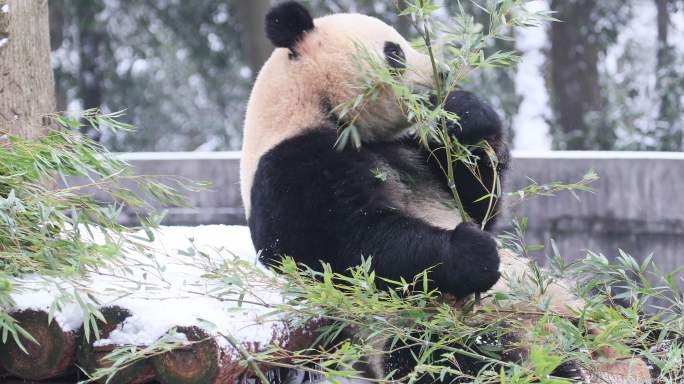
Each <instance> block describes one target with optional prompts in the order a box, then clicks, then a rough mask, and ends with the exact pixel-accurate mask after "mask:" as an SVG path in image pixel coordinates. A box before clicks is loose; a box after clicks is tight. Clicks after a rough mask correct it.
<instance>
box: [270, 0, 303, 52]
mask: <svg viewBox="0 0 684 384" xmlns="http://www.w3.org/2000/svg"><path fill="white" fill-rule="evenodd" d="M312 29H314V23H313V18H312V17H311V14H309V11H308V10H307V9H306V8H304V6H303V5H301V4H299V3H298V2H296V1H287V2H284V3H282V4H279V5H276V6H275V7H273V8H271V10H270V11H268V14H266V36H268V39H269V40H271V42H272V43H273V45H275V46H276V47H280V48H290V49H292V48H294V46H295V45H296V44H297V43H298V42H299V40H301V39H302V37H304V34H305V33H307V32H308V31H311V30H312Z"/></svg>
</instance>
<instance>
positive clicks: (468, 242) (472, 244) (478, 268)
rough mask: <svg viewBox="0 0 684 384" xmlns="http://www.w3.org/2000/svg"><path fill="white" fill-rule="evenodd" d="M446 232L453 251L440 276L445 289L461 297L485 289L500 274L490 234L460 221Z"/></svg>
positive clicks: (490, 285)
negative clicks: (449, 231)
mask: <svg viewBox="0 0 684 384" xmlns="http://www.w3.org/2000/svg"><path fill="white" fill-rule="evenodd" d="M450 236H451V239H450V240H451V246H452V251H453V252H452V254H451V255H449V260H447V261H446V263H445V264H446V267H447V268H445V269H444V270H443V272H444V275H443V277H442V278H443V279H445V283H446V291H448V293H451V294H453V295H455V296H456V297H459V298H462V297H466V296H468V295H470V294H472V293H479V292H485V291H487V290H489V289H490V288H491V287H492V286H494V284H496V282H497V281H498V280H499V277H500V274H499V263H500V259H499V251H498V249H497V247H496V241H494V238H493V237H492V236H491V235H490V234H489V233H487V232H484V231H482V230H480V228H479V227H477V226H475V225H473V224H460V225H459V226H457V227H456V229H454V230H453V231H451V233H450Z"/></svg>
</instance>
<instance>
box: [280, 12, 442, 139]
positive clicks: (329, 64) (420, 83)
mask: <svg viewBox="0 0 684 384" xmlns="http://www.w3.org/2000/svg"><path fill="white" fill-rule="evenodd" d="M314 24H315V26H316V28H315V29H314V30H313V31H311V32H310V33H308V34H307V35H306V37H305V38H304V39H303V41H302V42H301V44H300V46H299V47H298V51H297V53H298V54H299V55H300V57H298V59H297V60H301V62H302V63H301V64H302V65H305V66H307V68H309V69H312V70H313V71H312V72H315V75H314V76H313V77H310V76H311V75H312V74H313V73H302V75H303V76H304V77H305V78H308V79H310V81H309V82H308V83H307V80H303V81H302V84H308V85H309V86H310V87H311V92H312V93H317V94H319V95H320V96H321V97H322V98H323V99H325V100H326V101H327V102H329V103H330V104H331V106H337V105H340V104H342V103H344V102H347V101H349V100H354V99H355V98H356V96H357V95H358V94H359V92H361V91H362V87H360V86H359V81H360V77H361V76H363V73H359V68H358V65H359V64H362V65H363V64H365V65H367V63H364V62H363V61H359V56H360V54H361V53H362V52H363V51H365V52H363V56H364V57H365V56H369V57H367V59H369V58H370V59H375V60H377V61H379V62H380V64H381V65H385V66H388V67H394V68H397V69H399V71H396V73H397V74H398V76H401V79H402V80H403V81H404V82H405V83H406V84H408V85H409V86H410V87H413V88H416V89H418V88H432V74H433V73H432V66H431V64H430V60H429V58H428V57H427V56H426V55H424V54H422V53H420V52H418V51H416V50H415V49H414V48H413V47H411V46H410V44H409V43H408V42H407V41H406V39H404V38H403V37H402V36H401V35H400V34H399V33H398V32H397V31H396V30H395V29H394V28H392V27H390V26H389V25H387V24H385V23H384V22H382V21H380V20H378V19H376V18H373V17H369V16H365V15H359V14H337V15H332V16H326V17H322V18H319V19H316V20H315V22H314ZM293 65H297V64H293ZM355 112H356V113H355V114H354V113H352V114H351V116H353V117H354V119H355V120H354V123H355V125H356V126H357V128H359V131H360V134H361V136H362V139H363V140H364V141H377V140H383V139H388V138H393V137H396V136H397V135H398V134H400V133H402V132H403V130H404V129H405V128H407V127H408V125H409V122H408V121H407V119H406V113H405V108H402V106H401V105H400V103H399V102H398V100H397V98H396V96H395V95H394V94H393V93H392V91H391V90H390V89H388V88H384V91H381V93H380V96H379V97H378V98H377V99H376V100H375V101H374V102H370V101H369V103H368V104H365V105H363V106H361V107H359V109H358V110H357V111H355Z"/></svg>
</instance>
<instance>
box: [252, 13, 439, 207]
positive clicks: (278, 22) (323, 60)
mask: <svg viewBox="0 0 684 384" xmlns="http://www.w3.org/2000/svg"><path fill="white" fill-rule="evenodd" d="M266 34H267V36H268V38H269V40H271V42H272V43H273V44H274V45H275V46H276V49H275V51H274V52H273V54H272V55H271V57H270V58H269V59H268V61H267V62H266V63H265V64H264V66H263V67H262V69H261V71H260V72H259V75H258V77H257V80H256V82H255V84H254V88H253V90H252V94H251V96H250V100H249V104H248V108H247V116H246V121H245V131H244V142H243V161H242V163H243V165H242V178H243V180H242V184H243V198H244V197H247V200H248V195H249V191H245V190H244V188H249V187H250V186H251V177H252V174H253V173H254V171H255V170H256V165H257V162H258V159H259V158H260V157H261V155H263V154H264V153H265V152H266V151H268V150H269V149H271V148H273V147H274V146H275V145H277V144H278V143H280V142H281V141H283V140H285V139H287V138H289V137H292V136H294V135H297V134H299V133H301V132H302V131H303V130H306V129H319V128H326V127H327V128H330V129H335V128H336V127H335V126H334V124H330V121H331V110H332V109H333V108H334V107H336V106H338V105H340V104H342V103H345V102H348V101H349V100H353V99H354V98H355V97H356V96H357V95H359V94H360V93H361V92H362V87H360V86H359V84H360V77H361V76H362V73H359V68H358V65H359V60H358V57H359V53H360V52H365V53H366V54H368V56H372V57H375V58H377V60H378V62H381V63H382V64H383V65H387V66H388V67H392V68H394V69H396V71H393V73H396V76H400V80H401V81H403V82H405V84H407V85H409V86H410V87H415V88H416V89H420V88H423V89H425V88H431V87H432V78H433V76H432V75H433V72H432V66H431V63H430V60H429V58H428V57H427V56H426V55H424V54H422V53H420V52H418V51H417V50H415V49H414V48H412V47H411V46H410V44H409V43H408V42H407V41H406V39H404V38H403V37H402V36H401V35H400V34H399V33H398V32H397V31H396V30H395V29H394V28H392V27H391V26H389V25H387V24H386V23H384V22H382V21H380V20H378V19H376V18H373V17H370V16H366V15H361V14H333V15H329V16H325V17H320V18H317V19H313V18H312V17H311V15H310V14H309V12H308V11H307V9H306V8H305V7H304V6H302V5H301V4H299V3H297V2H294V1H288V2H285V3H281V4H279V5H277V6H275V7H273V8H272V9H271V10H270V11H269V13H268V14H267V16H266ZM361 72H362V71H361ZM349 116H354V125H355V126H356V128H357V129H358V132H359V134H360V136H361V139H362V141H365V142H370V141H378V140H384V139H390V138H394V137H396V136H398V135H400V134H402V133H403V132H404V131H405V129H406V128H408V127H409V122H408V120H407V117H406V112H405V108H402V106H401V105H400V104H399V102H398V101H397V98H396V97H395V95H394V94H393V93H392V91H391V90H390V89H386V90H384V91H381V92H380V93H379V95H378V96H377V97H376V98H374V100H373V101H372V102H371V103H367V104H364V105H363V106H362V107H361V108H358V110H355V111H354V112H353V113H351V114H349V115H348V117H349ZM245 192H246V193H245ZM245 203H246V204H248V201H245Z"/></svg>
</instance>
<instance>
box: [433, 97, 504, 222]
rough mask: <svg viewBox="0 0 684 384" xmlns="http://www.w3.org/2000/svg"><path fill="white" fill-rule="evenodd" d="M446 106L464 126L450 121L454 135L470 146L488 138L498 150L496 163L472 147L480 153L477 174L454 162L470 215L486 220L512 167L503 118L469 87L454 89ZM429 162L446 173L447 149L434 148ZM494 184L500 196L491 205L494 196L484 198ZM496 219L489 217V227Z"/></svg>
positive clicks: (456, 178) (495, 150)
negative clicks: (469, 90)
mask: <svg viewBox="0 0 684 384" xmlns="http://www.w3.org/2000/svg"><path fill="white" fill-rule="evenodd" d="M444 108H445V109H446V110H447V111H450V112H453V113H456V114H457V115H458V116H459V117H460V121H459V123H460V126H459V125H457V124H449V127H448V128H449V132H450V133H451V134H452V135H453V136H454V137H456V138H457V139H458V140H459V141H460V142H461V143H462V144H465V145H470V146H473V145H477V144H478V143H480V142H482V140H485V141H486V142H487V143H489V145H490V146H491V147H492V149H493V150H494V153H495V154H496V162H495V164H494V165H495V166H494V167H493V166H492V165H493V164H492V161H491V159H490V157H489V156H488V154H487V153H485V151H484V149H482V148H480V147H471V152H472V153H473V154H474V155H475V156H477V157H478V161H477V170H478V171H479V175H477V176H476V175H475V174H474V173H473V172H472V171H471V169H469V168H468V167H467V166H466V165H465V164H463V163H462V162H460V161H459V162H456V163H455V164H454V179H455V181H456V190H457V191H458V194H459V196H460V199H461V202H462V203H463V205H464V208H465V210H466V212H467V213H468V215H469V216H470V217H471V218H473V219H474V220H476V221H477V222H478V223H482V221H483V220H484V219H485V217H486V216H487V212H490V216H491V213H493V212H496V209H497V205H498V200H499V198H498V196H499V195H500V193H501V190H500V188H501V185H500V183H501V182H502V180H503V175H504V173H505V171H506V170H507V169H508V161H509V157H510V156H509V151H508V145H507V143H506V141H505V139H504V135H503V131H502V127H501V120H500V119H499V116H498V115H497V114H496V112H495V111H494V110H493V109H492V107H490V106H489V105H488V104H486V103H485V102H483V101H482V100H480V99H479V98H478V97H477V96H475V95H474V94H472V93H470V92H466V91H453V92H452V93H451V94H450V95H449V97H448V99H447V101H446V103H445V105H444ZM428 162H429V164H430V166H431V167H432V168H433V170H435V171H437V172H439V173H440V174H442V175H443V171H442V170H441V168H440V164H441V165H444V164H446V155H445V153H444V150H443V149H441V150H440V149H438V150H436V151H433V152H431V154H430V158H429V160H428ZM497 178H498V180H497ZM444 180H445V187H446V188H448V185H447V184H448V183H446V178H444ZM493 187H495V188H494V192H495V194H496V196H497V198H495V199H494V203H493V204H492V205H491V207H490V199H488V198H487V199H482V197H483V196H486V195H488V194H489V193H490V191H492V188H493ZM478 200H479V201H478ZM493 223H494V221H493V220H489V221H488V222H487V226H486V228H489V227H490V226H491V225H493Z"/></svg>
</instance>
